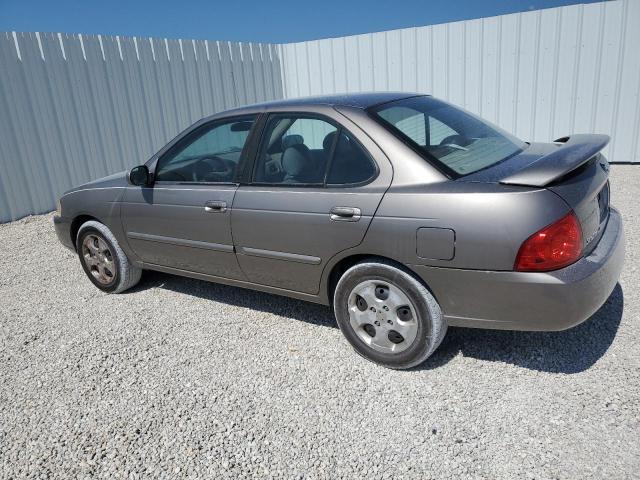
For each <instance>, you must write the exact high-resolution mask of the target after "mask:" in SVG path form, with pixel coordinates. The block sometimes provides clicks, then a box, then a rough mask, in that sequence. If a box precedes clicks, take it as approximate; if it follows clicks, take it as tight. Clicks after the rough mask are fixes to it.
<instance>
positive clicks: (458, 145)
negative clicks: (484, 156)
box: [439, 134, 471, 151]
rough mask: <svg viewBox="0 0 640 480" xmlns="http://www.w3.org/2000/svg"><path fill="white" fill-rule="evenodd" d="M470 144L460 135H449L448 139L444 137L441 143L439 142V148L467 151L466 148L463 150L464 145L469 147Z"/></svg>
mask: <svg viewBox="0 0 640 480" xmlns="http://www.w3.org/2000/svg"><path fill="white" fill-rule="evenodd" d="M470 143H471V142H470V141H469V139H468V138H466V137H463V136H462V135H459V134H456V135H449V136H448V137H445V138H443V139H442V141H441V142H440V144H439V146H441V147H451V148H455V149H458V150H465V151H466V150H467V149H466V148H464V147H465V146H466V145H469V144H470Z"/></svg>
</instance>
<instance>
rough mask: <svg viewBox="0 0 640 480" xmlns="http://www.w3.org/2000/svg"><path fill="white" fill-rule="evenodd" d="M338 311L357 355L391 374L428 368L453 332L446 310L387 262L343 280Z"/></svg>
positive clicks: (364, 265)
mask: <svg viewBox="0 0 640 480" xmlns="http://www.w3.org/2000/svg"><path fill="white" fill-rule="evenodd" d="M334 311H335V315H336V319H337V321H338V325H339V326H340V330H342V333H343V334H344V336H345V337H346V338H347V340H348V341H349V343H351V345H352V346H353V348H354V349H355V350H356V352H358V353H359V354H360V355H362V356H363V357H365V358H367V359H368V360H371V361H373V362H376V363H379V364H381V365H384V366H386V367H389V368H396V369H406V368H411V367H413V366H416V365H418V364H420V363H422V362H423V361H424V360H426V359H427V358H428V357H429V355H431V354H432V353H433V352H434V351H435V349H436V348H437V347H438V345H440V343H441V342H442V339H443V338H444V335H445V333H446V330H447V326H446V323H445V322H444V320H443V318H442V311H441V310H440V306H439V305H438V302H437V301H436V299H435V298H434V297H433V295H431V293H430V292H429V291H428V290H427V289H426V288H425V286H424V285H423V284H422V283H421V282H420V281H419V280H418V279H417V278H415V277H414V276H413V275H412V274H411V273H409V272H407V271H405V270H404V269H403V268H402V267H400V266H397V265H395V264H393V263H391V262H386V261H383V260H375V261H365V262H361V263H358V264H356V265H354V266H353V267H351V268H350V269H349V270H347V271H346V272H345V273H344V274H343V275H342V277H341V278H340V280H339V282H338V284H337V286H336V290H335V293H334Z"/></svg>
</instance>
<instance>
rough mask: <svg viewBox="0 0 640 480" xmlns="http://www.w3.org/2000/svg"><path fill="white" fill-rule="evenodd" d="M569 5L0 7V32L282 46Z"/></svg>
mask: <svg viewBox="0 0 640 480" xmlns="http://www.w3.org/2000/svg"><path fill="white" fill-rule="evenodd" d="M575 3H590V1H589V0H583V1H582V2H579V1H576V0H573V1H572V0H429V1H427V0H422V1H420V0H383V1H376V0H351V1H349V0H322V1H316V2H312V1H305V0H295V1H294V0H282V1H268V0H262V1H253V0H244V1H243V0H221V1H214V0H210V1H206V0H187V1H184V0H183V1H177V0H172V1H165V0H129V1H124V0H48V1H45V0H0V31H5V30H16V31H40V32H65V33H85V34H104V35H128V36H152V37H169V38H196V39H213V40H239V41H256V42H258V41H260V42H273V43H285V42H295V41H301V40H312V39H316V38H327V37H338V36H343V35H352V34H357V33H366V32H375V31H381V30H391V29H394V28H403V27H411V26H417V25H431V24H435V23H444V22H451V21H456V20H466V19H470V18H479V17H488V16H493V15H502V14H505V13H513V12H519V11H526V10H531V9H539V8H549V7H556V6H561V5H569V4H575Z"/></svg>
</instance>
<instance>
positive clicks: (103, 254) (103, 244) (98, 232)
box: [76, 220, 142, 293]
mask: <svg viewBox="0 0 640 480" xmlns="http://www.w3.org/2000/svg"><path fill="white" fill-rule="evenodd" d="M76 248H77V251H78V257H79V258H80V263H81V264H82V268H83V269H84V272H85V273H86V274H87V277H89V280H91V282H92V283H93V284H94V285H95V286H96V287H98V288H99V289H100V290H102V291H103V292H107V293H120V292H123V291H125V290H127V289H128V288H131V287H133V286H134V285H135V284H137V283H138V282H139V281H140V276H141V275H142V269H140V268H139V267H136V266H135V265H133V264H132V263H131V262H130V261H129V259H128V258H127V256H126V255H125V253H124V252H123V251H122V249H121V248H120V245H119V244H118V241H117V240H116V238H115V237H114V236H113V233H111V231H110V230H109V229H108V228H107V227H106V226H105V225H103V224H102V223H100V222H96V221H94V220H91V221H88V222H85V223H83V224H82V226H81V227H80V229H79V230H78V236H77V240H76Z"/></svg>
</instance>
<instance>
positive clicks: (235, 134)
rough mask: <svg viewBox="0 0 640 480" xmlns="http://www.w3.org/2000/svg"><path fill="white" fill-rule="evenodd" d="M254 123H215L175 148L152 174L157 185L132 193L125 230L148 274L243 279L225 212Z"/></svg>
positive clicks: (130, 189)
mask: <svg viewBox="0 0 640 480" xmlns="http://www.w3.org/2000/svg"><path fill="white" fill-rule="evenodd" d="M254 123H255V116H244V117H238V118H233V119H222V120H216V121H213V122H210V123H206V124H204V125H202V126H199V127H197V128H195V129H194V130H192V131H191V132H189V133H187V134H186V135H185V136H184V137H182V138H181V139H180V140H178V141H177V142H176V143H175V144H174V145H173V146H171V147H170V148H169V149H168V150H167V151H166V152H165V153H164V154H162V155H161V156H160V157H159V159H158V160H157V163H156V164H155V168H154V166H152V170H154V183H153V185H151V186H148V187H136V186H129V187H128V188H127V191H126V192H125V196H124V199H123V202H122V211H121V215H122V222H123V226H124V229H125V232H126V236H127V241H128V242H129V245H130V247H131V248H132V249H133V251H134V252H135V253H136V254H137V255H138V256H139V257H140V258H141V259H142V261H143V262H145V263H146V264H148V265H149V266H160V267H170V268H173V269H179V270H185V271H190V272H197V273H204V274H208V275H215V276H219V277H224V278H230V279H244V278H245V277H244V275H243V273H242V270H241V269H240V267H239V265H238V262H237V260H236V256H235V253H234V247H233V241H232V237H231V223H230V211H231V205H232V204H233V200H234V195H235V194H236V190H237V188H238V186H237V183H235V180H236V175H237V172H238V170H239V165H241V164H242V162H243V159H244V158H245V156H246V149H245V146H246V144H247V138H248V137H249V133H250V131H251V129H252V128H253V125H254Z"/></svg>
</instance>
